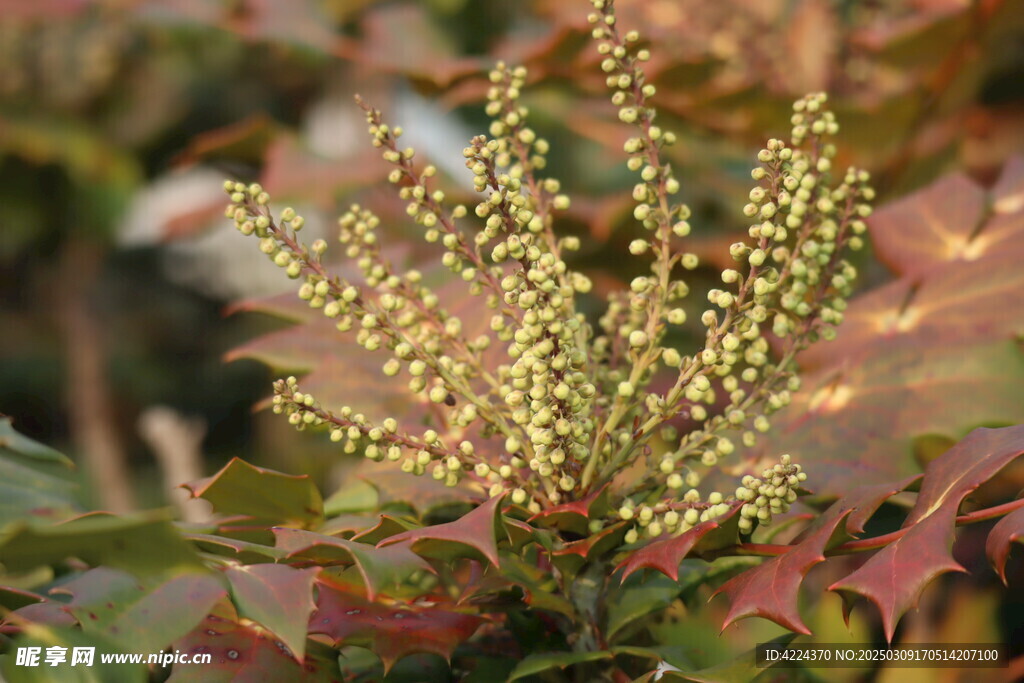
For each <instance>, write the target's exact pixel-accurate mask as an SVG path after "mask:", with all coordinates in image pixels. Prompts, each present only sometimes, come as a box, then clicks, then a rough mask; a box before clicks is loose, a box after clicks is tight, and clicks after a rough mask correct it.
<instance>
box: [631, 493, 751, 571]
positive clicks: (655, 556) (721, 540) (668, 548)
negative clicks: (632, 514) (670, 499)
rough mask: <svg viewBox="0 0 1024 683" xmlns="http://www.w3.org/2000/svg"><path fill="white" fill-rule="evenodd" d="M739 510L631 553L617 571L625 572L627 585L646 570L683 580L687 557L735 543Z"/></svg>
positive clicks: (735, 507)
mask: <svg viewBox="0 0 1024 683" xmlns="http://www.w3.org/2000/svg"><path fill="white" fill-rule="evenodd" d="M739 510H740V508H739V506H733V508H732V509H731V510H730V511H729V512H727V513H726V514H724V515H722V516H721V517H718V518H716V519H713V520H709V521H707V522H701V523H700V524H697V525H696V526H694V527H693V528H692V529H690V530H689V531H686V532H683V533H682V534H679V535H678V536H674V537H672V538H667V539H664V540H658V541H654V542H653V543H649V544H648V545H646V546H644V547H643V548H640V549H639V550H637V551H635V552H633V553H631V554H630V555H629V557H627V558H626V559H625V560H623V561H622V562H621V563H620V564H619V566H618V567H616V570H619V569H621V570H622V580H623V581H625V580H626V578H627V577H628V576H629V575H630V574H632V573H633V572H635V571H638V570H640V569H644V568H649V569H656V570H657V571H659V572H661V573H662V574H664V575H665V576H667V577H669V578H670V579H672V580H673V581H676V580H677V579H678V578H679V563H680V562H682V561H683V559H684V558H685V557H686V556H687V555H689V554H691V553H700V552H703V551H705V550H712V549H717V548H721V547H724V546H726V545H730V544H731V543H733V542H735V540H736V537H737V531H736V521H737V519H738V518H737V514H738V513H739Z"/></svg>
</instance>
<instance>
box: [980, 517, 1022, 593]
mask: <svg viewBox="0 0 1024 683" xmlns="http://www.w3.org/2000/svg"><path fill="white" fill-rule="evenodd" d="M1011 543H1024V508H1020V509H1018V510H1015V511H1013V512H1011V513H1010V514H1008V515H1006V516H1005V517H1003V518H1002V519H1001V520H999V521H998V522H996V525H995V526H994V527H992V531H990V532H989V533H988V539H987V540H986V541H985V554H986V555H988V560H989V562H991V563H992V568H993V569H995V571H996V574H998V575H999V578H1000V579H1002V581H1003V583H1004V584H1005V583H1006V561H1007V560H1008V559H1009V557H1010V544H1011Z"/></svg>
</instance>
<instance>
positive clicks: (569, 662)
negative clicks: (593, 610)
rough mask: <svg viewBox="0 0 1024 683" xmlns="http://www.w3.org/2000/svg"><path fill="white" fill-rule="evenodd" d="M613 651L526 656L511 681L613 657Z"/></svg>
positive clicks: (547, 653) (550, 653) (510, 678)
mask: <svg viewBox="0 0 1024 683" xmlns="http://www.w3.org/2000/svg"><path fill="white" fill-rule="evenodd" d="M612 656H613V655H612V653H611V652H545V653H543V654H536V655H529V656H527V657H525V658H524V659H523V660H522V661H521V662H519V664H517V665H516V668H515V669H513V670H512V673H511V674H510V675H509V677H508V680H509V681H516V680H519V679H520V678H526V677H527V676H533V675H536V674H539V673H542V672H544V671H548V670H549V669H565V668H566V667H570V666H573V665H575V664H583V663H585V662H599V661H601V660H602V659H611V658H612Z"/></svg>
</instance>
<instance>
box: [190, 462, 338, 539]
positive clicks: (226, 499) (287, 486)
mask: <svg viewBox="0 0 1024 683" xmlns="http://www.w3.org/2000/svg"><path fill="white" fill-rule="evenodd" d="M185 488H187V489H188V490H189V491H190V492H191V493H192V497H193V498H203V499H205V500H208V501H209V502H210V504H212V505H213V508H214V510H215V511H217V512H219V513H222V514H239V515H251V516H253V517H256V518H260V519H267V520H273V521H276V522H279V523H281V524H296V525H300V526H305V525H309V524H313V523H315V522H318V521H319V520H321V519H323V514H324V509H323V499H322V498H321V497H320V491H318V490H317V488H316V486H315V485H314V484H313V481H312V480H311V479H310V478H309V476H308V475H291V474H282V473H281V472H275V471H273V470H268V469H265V468H263V467H256V466H255V465H250V464H249V463H247V462H245V461H244V460H240V459H238V458H234V459H232V460H231V462H229V463H228V464H227V465H225V466H224V467H223V468H222V469H221V471H220V472H218V473H217V474H215V475H213V476H212V477H207V478H205V479H200V480H198V481H194V482H190V483H188V484H185Z"/></svg>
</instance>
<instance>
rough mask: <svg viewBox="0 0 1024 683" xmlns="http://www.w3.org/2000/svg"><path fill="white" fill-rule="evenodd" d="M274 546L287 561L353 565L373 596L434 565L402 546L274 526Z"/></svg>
mask: <svg viewBox="0 0 1024 683" xmlns="http://www.w3.org/2000/svg"><path fill="white" fill-rule="evenodd" d="M274 536H275V537H276V539H277V547H278V548H280V549H282V550H284V551H286V553H287V557H288V559H289V560H290V561H293V562H294V561H296V560H309V561H310V562H315V563H316V564H317V565H320V566H324V565H330V564H335V563H340V564H355V565H356V567H358V569H359V574H360V575H361V576H362V577H363V582H364V584H365V585H366V597H367V598H368V599H370V600H373V599H374V598H376V596H377V593H378V592H379V591H381V590H382V589H385V588H390V587H394V586H397V585H399V584H400V583H401V582H402V581H404V580H405V579H407V578H409V576H410V575H412V574H413V573H415V572H418V571H427V572H433V568H432V567H431V566H430V565H429V564H428V563H427V562H426V561H425V560H423V558H421V557H420V556H419V555H417V554H416V553H414V552H412V551H411V550H409V548H408V547H407V546H405V545H396V546H389V547H386V548H376V547H374V546H372V545H368V544H367V543H360V542H358V541H352V540H347V539H344V538H336V537H334V536H324V535H323V534H315V533H312V532H310V531H302V530H299V529H280V528H279V529H274Z"/></svg>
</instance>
